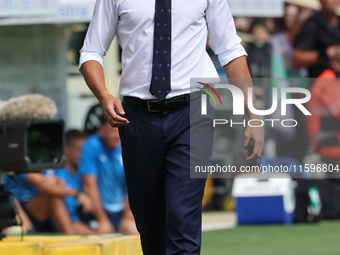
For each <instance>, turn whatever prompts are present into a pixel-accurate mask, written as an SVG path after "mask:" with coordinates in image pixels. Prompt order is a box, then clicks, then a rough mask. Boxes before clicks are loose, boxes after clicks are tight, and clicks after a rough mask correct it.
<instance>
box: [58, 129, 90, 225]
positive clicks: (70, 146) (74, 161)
mask: <svg viewBox="0 0 340 255" xmlns="http://www.w3.org/2000/svg"><path fill="white" fill-rule="evenodd" d="M86 138H87V134H86V133H85V132H81V131H79V130H75V129H72V130H69V131H67V132H66V134H65V157H66V164H65V168H63V169H59V170H56V171H55V172H54V174H55V176H56V177H58V178H59V179H60V180H62V181H63V182H64V183H65V186H66V187H67V188H69V189H73V190H78V191H79V190H81V188H82V182H81V176H80V174H79V172H78V164H79V160H80V151H81V147H82V146H83V143H84V142H85V140H86ZM79 194H80V196H78V197H76V196H65V197H64V202H65V206H66V210H67V212H68V214H69V216H70V218H71V219H72V221H74V222H80V221H81V219H80V217H79V215H78V212H77V207H78V206H79V205H81V207H82V212H83V213H91V212H92V209H93V206H92V204H93V203H92V201H91V200H90V198H89V197H88V196H87V195H86V194H84V193H79ZM84 196H86V197H87V198H84ZM79 199H81V201H79Z"/></svg>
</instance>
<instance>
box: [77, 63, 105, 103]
mask: <svg viewBox="0 0 340 255" xmlns="http://www.w3.org/2000/svg"><path fill="white" fill-rule="evenodd" d="M81 71H82V74H83V76H84V79H85V82H86V84H87V86H88V87H89V88H90V90H91V91H92V93H93V94H94V95H95V97H96V98H97V99H98V101H99V102H102V100H103V98H104V97H105V96H107V95H109V92H108V91H107V89H106V85H105V76H104V70H103V67H102V65H101V64H100V63H99V62H97V61H95V60H90V61H87V62H85V63H84V64H83V65H82V66H81Z"/></svg>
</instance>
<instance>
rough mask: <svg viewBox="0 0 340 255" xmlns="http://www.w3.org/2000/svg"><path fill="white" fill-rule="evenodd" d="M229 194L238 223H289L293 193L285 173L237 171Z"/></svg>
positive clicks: (293, 202)
mask: <svg viewBox="0 0 340 255" xmlns="http://www.w3.org/2000/svg"><path fill="white" fill-rule="evenodd" d="M232 195H233V198H234V201H235V204H236V215H237V220H238V224H271V223H283V224H287V225H288V224H291V223H292V222H293V220H294V210H295V196H294V190H293V183H292V179H291V177H290V175H289V174H284V173H278V174H266V175H262V174H259V173H257V174H241V175H238V176H236V177H235V180H234V185H233V190H232Z"/></svg>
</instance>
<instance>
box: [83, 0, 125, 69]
mask: <svg viewBox="0 0 340 255" xmlns="http://www.w3.org/2000/svg"><path fill="white" fill-rule="evenodd" d="M117 24H118V17H117V13H116V6H115V0H97V1H96V4H95V8H94V11H93V16H92V20H91V23H90V26H89V28H88V30H87V34H86V37H85V40H84V45H83V47H82V49H81V50H80V60H79V68H81V66H82V65H83V64H84V63H85V62H86V61H89V60H95V61H97V62H99V63H100V64H101V65H102V66H104V61H103V58H104V56H105V55H106V53H107V51H108V49H109V47H110V45H111V42H112V40H113V38H114V36H115V31H116V27H117Z"/></svg>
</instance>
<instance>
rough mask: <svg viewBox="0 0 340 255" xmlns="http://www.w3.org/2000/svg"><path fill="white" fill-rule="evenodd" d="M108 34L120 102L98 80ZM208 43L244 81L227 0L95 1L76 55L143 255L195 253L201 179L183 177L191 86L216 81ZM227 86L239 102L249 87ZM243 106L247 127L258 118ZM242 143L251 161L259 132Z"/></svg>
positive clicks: (260, 142)
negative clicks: (117, 66) (112, 134)
mask: <svg viewBox="0 0 340 255" xmlns="http://www.w3.org/2000/svg"><path fill="white" fill-rule="evenodd" d="M114 36H117V38H118V41H119V44H120V46H121V47H122V70H123V71H122V76H121V81H120V87H119V91H120V94H121V95H122V96H123V104H122V103H121V101H120V100H119V99H118V98H116V97H114V96H112V95H110V94H109V93H108V91H107V89H106V87H105V81H104V72H103V56H104V55H105V54H106V53H107V51H108V48H109V46H110V44H111V41H112V39H113V38H114ZM208 36H209V45H210V47H211V48H212V49H213V50H214V52H215V53H216V54H217V55H218V58H219V61H220V63H221V66H223V68H224V69H225V71H226V73H227V76H228V77H229V78H250V75H249V72H248V68H247V65H246V60H245V56H246V52H245V51H244V49H243V47H242V46H241V45H240V41H241V40H240V38H239V37H238V36H237V35H236V30H235V26H234V22H233V18H232V16H231V14H230V11H229V7H228V5H227V1H226V0H196V1H193V2H192V1H185V0H154V1H140V0H97V2H96V6H95V10H94V14H93V18H92V21H91V24H90V26H89V29H88V32H87V36H86V38H85V42H84V46H83V48H82V50H81V57H80V67H81V71H82V73H83V76H84V78H85V81H86V83H87V84H88V86H89V88H90V89H91V90H92V92H93V93H94V95H95V96H96V97H97V99H98V101H99V102H100V104H101V105H102V107H103V111H104V116H105V118H106V119H107V121H108V123H109V124H110V125H111V126H115V127H120V136H121V144H122V152H123V161H124V168H125V175H126V181H127V188H128V195H129V201H130V206H131V210H132V212H133V214H134V217H135V220H136V225H137V228H138V231H139V233H140V235H141V243H142V249H143V252H144V254H147V255H151V254H155V255H162V254H167V255H170V254H200V246H201V213H202V206H201V202H202V197H203V190H204V185H205V179H194V178H190V146H192V145H193V144H190V128H191V127H190V118H191V117H192V116H191V113H190V107H192V103H190V102H189V101H190V100H189V93H190V78H207V77H209V78H216V77H218V75H217V72H216V70H215V68H214V65H213V63H212V61H211V60H210V58H209V56H208V54H207V53H206V41H207V37H208ZM234 81H235V83H236V85H237V86H239V87H240V88H241V89H242V90H243V92H244V94H246V91H247V88H248V87H249V86H252V84H251V82H243V83H240V82H237V79H234ZM190 104H191V105H190ZM245 104H247V103H246V102H245ZM245 106H246V111H247V115H248V118H249V119H258V118H259V117H258V116H256V115H254V114H252V113H251V112H249V110H248V107H247V105H245ZM210 121H211V120H210ZM208 130H211V127H209V128H208ZM209 132H210V131H209ZM211 133H212V132H211ZM207 138H208V139H210V138H212V134H211V135H207V136H206V138H203V137H202V139H195V140H194V143H195V147H202V148H204V147H205V145H206V144H205V142H207ZM249 139H253V140H254V143H255V148H254V153H253V154H252V155H251V156H248V157H247V159H254V158H257V157H259V156H260V155H261V153H262V149H263V143H264V142H263V132H262V128H255V127H248V128H246V130H245V134H244V141H243V145H244V146H245V147H246V146H247V145H248V142H249ZM200 145H201V146H200ZM210 155H211V151H208V153H206V157H205V158H204V157H203V158H202V160H203V161H204V162H205V163H207V161H208V160H209V157H210Z"/></svg>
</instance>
